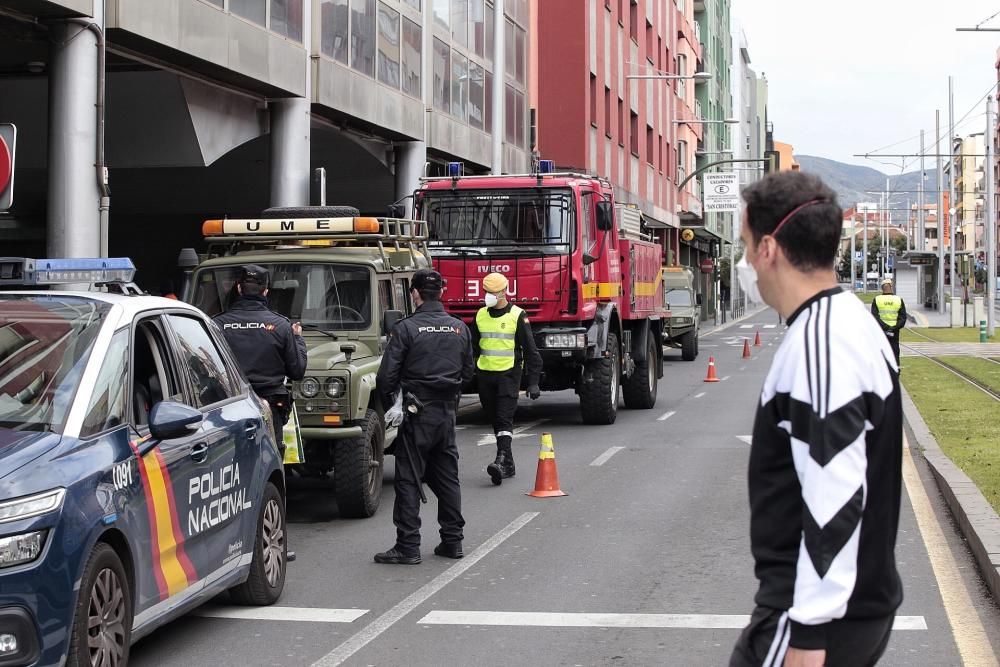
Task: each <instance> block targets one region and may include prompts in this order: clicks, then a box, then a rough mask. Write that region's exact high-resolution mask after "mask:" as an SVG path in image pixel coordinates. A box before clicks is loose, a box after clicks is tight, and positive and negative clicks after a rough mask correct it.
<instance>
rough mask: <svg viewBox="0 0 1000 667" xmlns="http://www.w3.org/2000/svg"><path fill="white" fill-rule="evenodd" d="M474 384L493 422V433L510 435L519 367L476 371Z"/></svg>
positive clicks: (515, 406)
mask: <svg viewBox="0 0 1000 667" xmlns="http://www.w3.org/2000/svg"><path fill="white" fill-rule="evenodd" d="M476 385H477V386H478V388H479V400H480V402H481V403H482V404H483V408H484V409H485V410H486V415H487V416H488V417H489V419H490V421H492V422H493V433H494V434H500V433H506V434H507V435H510V434H511V432H512V431H513V429H514V413H515V412H517V394H518V392H519V391H520V390H521V369H519V368H512V369H511V370H509V371H503V372H496V371H478V372H477V373H476Z"/></svg>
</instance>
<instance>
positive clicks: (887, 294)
mask: <svg viewBox="0 0 1000 667" xmlns="http://www.w3.org/2000/svg"><path fill="white" fill-rule="evenodd" d="M872 315H874V316H875V319H876V320H878V323H879V326H881V327H882V331H884V332H885V335H886V338H888V339H889V346H890V347H891V348H892V353H893V354H894V355H895V356H896V365H897V366H898V365H899V330H900V329H902V328H903V327H904V326H906V304H905V303H903V299H902V298H900V297H899V296H897V295H896V294H893V293H892V279H890V278H886V279H885V280H883V281H882V293H881V294H879V295H878V296H877V297H875V300H874V301H872Z"/></svg>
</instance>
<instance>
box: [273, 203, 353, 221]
mask: <svg viewBox="0 0 1000 667" xmlns="http://www.w3.org/2000/svg"><path fill="white" fill-rule="evenodd" d="M358 215H361V211H359V210H358V209H356V208H354V207H353V206H273V207H271V208H267V209H264V212H263V213H261V214H260V217H261V218H265V219H266V218H353V217H355V216H358Z"/></svg>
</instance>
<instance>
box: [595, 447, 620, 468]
mask: <svg viewBox="0 0 1000 667" xmlns="http://www.w3.org/2000/svg"><path fill="white" fill-rule="evenodd" d="M623 449H625V448H624V447H608V451H606V452H604V453H603V454H601V455H600V456H598V457H597V458H596V459H594V460H593V461H591V462H590V465H592V466H602V465H604V464H605V463H607V462H608V459H610V458H611V457H612V456H614V455H615V454H617V453H618V452H620V451H621V450H623Z"/></svg>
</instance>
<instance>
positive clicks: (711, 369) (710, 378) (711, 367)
mask: <svg viewBox="0 0 1000 667" xmlns="http://www.w3.org/2000/svg"><path fill="white" fill-rule="evenodd" d="M718 381H719V378H718V377H717V376H716V375H715V357H709V358H708V375H706V376H705V382H718Z"/></svg>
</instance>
